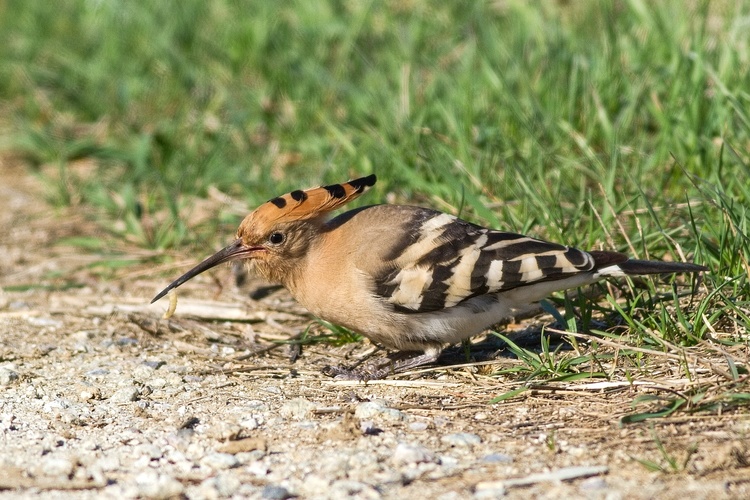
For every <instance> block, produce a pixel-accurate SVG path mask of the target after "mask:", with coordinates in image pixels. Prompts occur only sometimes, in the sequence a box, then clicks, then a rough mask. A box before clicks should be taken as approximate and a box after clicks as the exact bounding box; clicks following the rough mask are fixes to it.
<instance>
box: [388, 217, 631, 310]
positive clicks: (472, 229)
mask: <svg viewBox="0 0 750 500" xmlns="http://www.w3.org/2000/svg"><path fill="white" fill-rule="evenodd" d="M410 226H411V227H414V228H415V229H416V230H415V231H412V232H411V233H410V234H409V236H407V237H405V238H404V239H403V240H402V241H400V242H399V243H398V244H397V245H396V246H395V247H394V248H393V249H392V252H391V255H389V256H388V259H389V262H390V265H389V267H387V268H386V272H384V273H383V274H381V276H379V277H378V278H377V279H376V285H377V287H376V293H377V294H378V295H380V296H381V297H383V298H384V299H385V300H387V301H388V302H390V303H392V304H393V306H394V307H395V308H396V309H397V310H400V311H403V312H430V311H437V310H440V309H444V308H449V307H453V306H455V305H457V304H460V303H461V302H463V301H465V300H467V299H469V298H471V297H476V296H478V295H484V294H491V293H496V292H501V291H505V290H510V289H513V288H517V287H521V286H528V285H532V284H534V283H539V282H541V281H552V280H558V279H563V278H567V277H570V276H573V275H575V274H577V273H586V272H591V271H593V270H594V268H595V266H596V265H597V264H598V263H596V262H595V260H594V257H593V256H592V255H591V254H589V253H587V252H583V251H581V250H577V249H575V248H571V247H567V246H563V245H558V244H555V243H548V242H545V241H541V240H536V239H533V238H529V237H527V236H523V235H520V234H514V233H506V232H500V231H493V230H490V229H485V228H482V227H480V226H476V225H474V224H470V223H468V222H466V221H463V220H461V219H458V218H456V217H454V216H452V215H448V214H443V213H440V212H434V211H431V210H424V211H421V212H419V213H418V214H416V215H415V218H414V220H413V221H412V224H410ZM614 255H621V254H614ZM622 257H623V258H625V257H624V256H622ZM625 259H626V258H625Z"/></svg>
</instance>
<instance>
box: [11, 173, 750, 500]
mask: <svg viewBox="0 0 750 500" xmlns="http://www.w3.org/2000/svg"><path fill="white" fill-rule="evenodd" d="M0 170H3V174H2V177H3V181H2V182H0V206H2V207H4V210H3V211H2V212H0V223H1V224H2V227H4V228H5V230H4V231H0V254H1V255H2V259H0V287H1V288H2V292H0V497H4V498H46V497H55V498H65V497H71V498H79V497H84V498H86V497H111V498H122V497H148V498H171V497H188V498H224V497H232V496H234V497H236V498H245V497H249V498H269V499H274V498H277V499H278V498H290V497H293V496H298V497H301V498H342V497H354V498H381V497H382V498H426V497H433V498H440V499H453V498H467V497H476V498H497V497H502V496H507V497H508V498H521V497H523V498H528V497H536V498H607V499H616V498H675V499H678V498H679V499H682V498H712V499H715V498H748V497H750V467H748V465H749V464H750V454H749V452H748V445H747V434H748V432H750V419H748V411H747V410H746V409H744V408H742V407H740V408H721V407H720V405H719V406H717V408H715V409H714V410H713V411H711V412H701V413H686V412H681V413H675V414H673V416H671V417H669V418H663V419H651V420H649V421H647V422H643V423H636V424H627V425H624V424H621V423H620V417H622V416H623V415H626V414H628V413H632V412H633V411H634V410H633V407H632V406H631V403H632V402H633V400H634V399H635V398H636V397H637V396H638V395H643V394H654V393H658V391H657V390H658V389H661V390H662V391H664V390H674V391H679V390H681V389H682V388H684V387H685V383H684V381H681V379H682V378H684V374H679V373H674V371H672V370H666V369H665V371H664V375H663V378H662V379H657V380H640V381H639V382H640V383H642V385H637V384H630V383H629V382H628V381H627V380H625V379H624V378H623V379H622V380H620V379H617V378H614V379H612V380H610V381H607V382H608V383H606V384H603V385H601V384H600V385H596V384H597V383H600V381H599V380H582V381H579V382H575V383H549V384H547V385H541V386H537V387H535V388H534V390H530V391H527V392H525V393H523V394H522V395H521V396H519V397H516V398H512V399H509V400H506V401H503V402H500V403H497V404H489V403H488V402H489V400H490V399H491V398H493V397H495V396H497V395H499V394H502V393H505V392H507V391H509V390H511V389H514V388H516V387H518V386H519V380H518V379H517V378H512V377H507V376H506V377H502V376H501V377H498V376H492V374H493V373H494V372H496V371H497V369H499V368H507V367H512V366H516V365H518V364H519V362H518V361H517V360H515V359H513V358H512V357H511V356H509V355H508V354H507V353H504V352H501V353H500V354H499V355H498V356H497V357H496V358H495V359H494V360H493V361H491V362H489V363H487V364H480V365H472V366H466V367H457V368H447V367H445V366H441V367H437V368H433V369H431V370H428V371H423V372H421V373H416V374H412V375H409V376H405V377H401V378H399V379H396V380H386V381H374V382H369V383H367V384H364V383H358V382H357V383H355V382H347V381H336V380H332V379H330V378H327V377H325V376H324V375H322V374H321V369H322V368H323V367H324V366H326V365H328V364H338V363H345V364H351V363H353V362H355V361H356V360H358V359H361V358H362V357H364V356H367V355H370V354H371V353H372V351H373V346H371V345H369V344H368V343H366V342H360V343H355V344H346V345H344V346H333V345H330V344H329V343H317V344H311V345H305V346H304V347H303V348H302V350H301V352H300V351H299V350H297V349H294V348H290V347H289V346H288V345H285V344H277V343H274V342H273V341H274V340H279V339H284V338H288V337H289V336H293V335H299V334H300V333H301V332H303V331H304V330H305V329H306V328H307V327H308V326H309V325H311V324H313V325H314V326H313V328H312V330H311V331H312V332H313V333H316V332H317V333H322V332H324V330H323V329H322V327H320V326H319V325H317V324H315V323H313V321H312V318H311V317H309V316H308V315H307V314H306V313H305V311H304V310H303V309H301V308H299V306H297V305H295V304H294V302H293V301H292V300H291V299H290V298H289V297H288V295H287V294H286V292H284V291H283V290H272V291H271V292H270V293H268V294H265V296H264V297H263V298H261V299H259V300H253V299H251V298H250V297H249V295H250V294H252V293H256V292H257V290H258V287H259V285H258V284H257V283H254V282H252V281H251V282H249V283H248V284H247V285H245V286H244V287H242V288H238V287H237V286H235V285H234V279H233V276H232V271H231V269H230V268H229V267H226V268H221V269H218V270H217V271H216V272H214V273H212V274H208V275H206V276H201V277H200V278H198V279H196V280H194V281H193V282H191V284H189V285H186V286H185V287H183V288H182V289H181V291H180V298H179V302H178V306H177V312H176V314H175V315H174V316H173V317H172V318H171V319H169V320H165V319H162V318H161V315H162V313H163V312H164V310H165V308H166V305H167V301H162V302H160V303H158V304H156V305H153V306H149V305H148V300H149V299H150V298H151V297H152V296H153V295H154V293H155V292H156V291H158V290H159V289H160V288H162V287H163V286H164V285H166V284H167V283H168V282H169V278H171V277H175V276H177V275H178V274H179V273H181V272H182V271H183V270H184V269H185V267H182V266H186V265H190V264H193V263H195V262H196V261H197V260H198V259H200V258H202V257H203V255H200V256H197V255H196V256H193V255H182V256H180V258H179V259H177V260H176V261H175V262H173V263H170V264H169V265H168V266H166V265H163V264H160V265H156V264H153V263H152V264H148V263H147V260H148V257H149V255H150V254H149V252H146V251H142V250H137V249H135V248H134V249H133V250H132V251H128V252H124V254H114V255H113V254H110V253H108V252H104V251H102V250H101V249H99V250H97V251H95V252H94V251H85V250H82V248H81V247H80V246H73V245H71V244H70V240H69V239H67V238H70V237H72V236H81V235H88V236H90V235H98V234H102V238H103V239H106V238H107V236H106V234H104V233H103V232H102V231H101V229H100V228H99V227H98V226H97V225H96V224H95V223H93V222H91V219H90V218H87V217H86V216H84V215H82V214H81V213H80V210H72V209H71V210H60V211H55V210H53V209H52V208H50V207H49V206H47V205H46V204H45V202H44V198H43V196H42V191H41V189H40V187H39V185H38V181H37V180H36V179H35V178H33V177H31V176H28V175H27V174H26V173H25V171H24V170H21V169H19V168H14V167H11V166H9V165H0ZM230 236H231V235H230V234H228V235H227V237H228V238H229V237H230ZM66 241H67V243H66ZM112 244H113V248H115V246H116V245H117V242H116V241H115V240H113V243H112ZM119 250H120V251H122V249H121V248H120V249H119ZM115 257H117V258H122V259H133V261H134V262H131V264H130V265H128V266H124V267H122V268H118V269H115V270H112V269H113V268H112V267H111V264H106V265H105V263H110V262H111V260H112V259H113V258H115ZM529 321H530V324H533V323H534V321H537V322H538V321H539V319H538V318H537V319H536V320H534V319H531V320H529ZM489 343H490V344H492V342H489ZM379 354H380V353H376V355H379ZM456 356H458V357H459V358H460V351H459V350H456V351H455V352H454V358H455V357H456ZM745 361H746V360H745ZM696 373H699V374H700V373H705V375H704V376H705V377H707V378H708V377H710V376H712V374H711V373H708V372H707V371H706V372H701V371H700V370H697V371H696ZM681 384H682V385H681ZM665 388H666V389H665ZM670 388H671V389H670ZM745 392H747V391H745ZM646 462H648V463H652V464H653V465H654V467H655V468H660V469H661V470H659V471H657V472H653V471H651V470H649V468H647V467H646V466H645V465H644V463H646Z"/></svg>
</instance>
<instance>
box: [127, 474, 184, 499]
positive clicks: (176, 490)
mask: <svg viewBox="0 0 750 500" xmlns="http://www.w3.org/2000/svg"><path fill="white" fill-rule="evenodd" d="M135 482H136V484H137V485H138V494H139V495H141V496H143V497H146V498H153V499H155V500H161V499H167V498H174V497H177V496H180V495H182V493H183V491H184V490H185V487H184V486H183V485H182V483H181V482H179V481H178V480H176V479H174V478H173V477H170V476H167V475H164V474H157V473H156V472H155V471H146V472H141V473H140V474H138V475H137V476H136V478H135Z"/></svg>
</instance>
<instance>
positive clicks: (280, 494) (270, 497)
mask: <svg viewBox="0 0 750 500" xmlns="http://www.w3.org/2000/svg"><path fill="white" fill-rule="evenodd" d="M293 496H295V495H292V494H291V493H289V490H287V489H286V488H284V487H283V486H276V485H273V484H269V485H267V486H266V487H265V488H263V493H261V498H266V499H267V500H286V499H287V498H292V497H293Z"/></svg>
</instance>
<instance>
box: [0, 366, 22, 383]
mask: <svg viewBox="0 0 750 500" xmlns="http://www.w3.org/2000/svg"><path fill="white" fill-rule="evenodd" d="M19 378H20V377H19V376H18V372H17V371H15V370H12V369H10V368H8V367H7V366H0V386H2V385H11V384H13V383H15V382H17V381H18V379H19Z"/></svg>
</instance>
